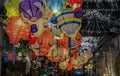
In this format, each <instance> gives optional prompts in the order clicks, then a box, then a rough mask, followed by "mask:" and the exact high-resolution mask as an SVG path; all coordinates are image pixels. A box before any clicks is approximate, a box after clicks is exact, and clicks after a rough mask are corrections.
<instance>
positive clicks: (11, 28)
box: [4, 17, 30, 44]
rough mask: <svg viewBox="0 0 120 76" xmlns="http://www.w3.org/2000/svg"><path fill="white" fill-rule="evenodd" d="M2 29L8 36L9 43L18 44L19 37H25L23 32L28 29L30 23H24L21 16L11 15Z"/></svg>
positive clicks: (26, 31)
mask: <svg viewBox="0 0 120 76" xmlns="http://www.w3.org/2000/svg"><path fill="white" fill-rule="evenodd" d="M4 30H5V32H6V33H7V35H8V36H9V39H10V44H18V43H19V40H20V39H25V34H26V33H28V32H29V31H30V25H29V24H26V23H24V22H23V19H22V18H21V17H11V18H9V24H8V25H7V26H6V27H5V28H4Z"/></svg>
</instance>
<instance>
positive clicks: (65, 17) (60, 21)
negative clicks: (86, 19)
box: [57, 9, 82, 39]
mask: <svg viewBox="0 0 120 76" xmlns="http://www.w3.org/2000/svg"><path fill="white" fill-rule="evenodd" d="M81 23H82V19H81V18H76V17H75V16H74V13H73V11H72V10H71V9H66V10H64V11H63V12H62V13H61V14H59V15H58V16H57V26H58V27H59V28H60V29H61V30H63V31H64V32H65V33H66V34H67V35H68V36H69V37H71V38H72V39H74V38H75V35H76V33H77V32H79V30H80V27H81Z"/></svg>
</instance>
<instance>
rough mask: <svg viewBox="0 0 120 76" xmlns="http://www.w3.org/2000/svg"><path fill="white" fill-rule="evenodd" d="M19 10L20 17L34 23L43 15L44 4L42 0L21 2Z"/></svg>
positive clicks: (24, 0) (23, 0)
mask: <svg viewBox="0 0 120 76" xmlns="http://www.w3.org/2000/svg"><path fill="white" fill-rule="evenodd" d="M19 10H20V13H21V15H22V16H24V17H25V18H27V19H29V20H31V21H33V22H35V21H37V20H38V19H39V18H41V17H42V16H43V14H44V4H43V2H42V0H22V1H21V2H20V6H19Z"/></svg>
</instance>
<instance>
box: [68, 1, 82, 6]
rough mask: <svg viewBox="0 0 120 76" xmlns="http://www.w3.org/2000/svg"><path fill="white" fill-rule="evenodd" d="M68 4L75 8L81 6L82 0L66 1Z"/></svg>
mask: <svg viewBox="0 0 120 76" xmlns="http://www.w3.org/2000/svg"><path fill="white" fill-rule="evenodd" d="M68 3H69V5H70V6H71V7H73V8H77V7H80V6H81V4H82V0H68Z"/></svg>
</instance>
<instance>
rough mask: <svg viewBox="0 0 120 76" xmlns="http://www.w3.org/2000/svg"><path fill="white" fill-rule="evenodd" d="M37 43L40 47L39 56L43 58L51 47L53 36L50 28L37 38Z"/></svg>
mask: <svg viewBox="0 0 120 76" xmlns="http://www.w3.org/2000/svg"><path fill="white" fill-rule="evenodd" d="M37 41H38V43H39V45H40V55H42V56H44V55H45V54H47V53H48V51H49V49H50V48H51V47H52V45H53V36H52V34H51V31H50V28H47V29H46V30H45V31H44V32H43V33H42V34H41V36H40V37H38V40H37Z"/></svg>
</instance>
